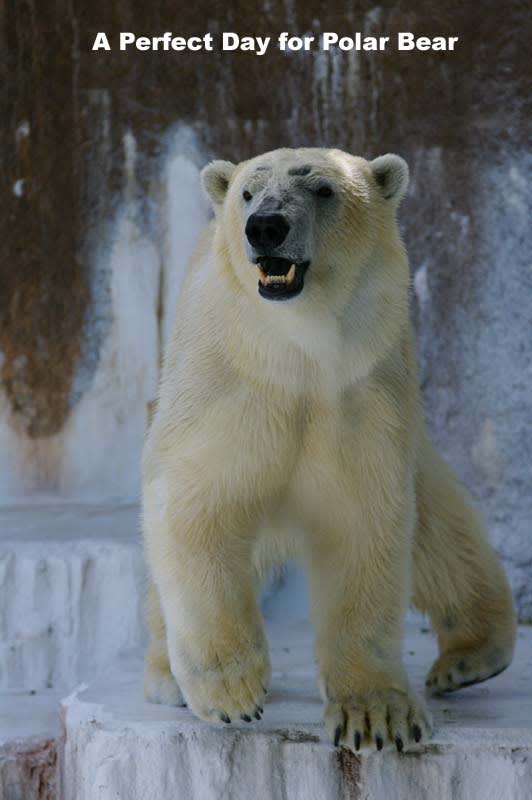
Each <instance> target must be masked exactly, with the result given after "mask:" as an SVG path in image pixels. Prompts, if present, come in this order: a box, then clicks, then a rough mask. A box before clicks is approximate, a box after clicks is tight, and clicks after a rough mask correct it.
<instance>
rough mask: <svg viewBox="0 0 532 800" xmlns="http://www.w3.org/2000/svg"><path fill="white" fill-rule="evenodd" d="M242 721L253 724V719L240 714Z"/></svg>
mask: <svg viewBox="0 0 532 800" xmlns="http://www.w3.org/2000/svg"><path fill="white" fill-rule="evenodd" d="M240 719H243V720H244V722H251V717H250V716H249V715H248V714H240Z"/></svg>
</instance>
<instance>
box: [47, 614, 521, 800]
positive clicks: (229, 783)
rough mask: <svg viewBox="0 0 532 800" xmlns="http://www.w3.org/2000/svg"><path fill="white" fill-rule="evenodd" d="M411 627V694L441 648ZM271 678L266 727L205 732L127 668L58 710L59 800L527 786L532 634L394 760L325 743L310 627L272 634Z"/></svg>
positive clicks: (464, 792) (506, 798) (485, 795)
mask: <svg viewBox="0 0 532 800" xmlns="http://www.w3.org/2000/svg"><path fill="white" fill-rule="evenodd" d="M423 630H426V629H424V628H423V627H421V628H420V626H419V624H418V625H416V626H410V628H409V633H408V637H407V641H406V647H405V654H406V662H407V665H408V670H409V673H410V675H411V676H412V679H413V682H414V684H415V685H417V686H418V687H419V686H421V685H422V683H423V677H424V675H425V673H426V672H427V670H428V668H429V666H430V664H431V661H432V658H433V657H434V655H435V652H436V647H435V643H434V641H433V640H432V638H431V637H430V636H429V635H428V634H426V633H423V632H422V631H423ZM269 637H270V642H271V650H272V664H273V679H272V687H271V690H270V692H269V695H268V703H267V705H266V707H265V714H264V717H263V719H262V721H261V722H260V723H256V724H253V725H246V724H245V723H242V724H240V725H235V726H227V727H226V726H220V727H217V726H211V725H208V724H206V723H203V722H200V721H198V720H197V719H195V718H194V717H193V716H192V714H191V713H190V712H189V711H188V710H187V709H175V708H170V707H163V706H154V705H149V704H146V703H144V702H143V699H142V680H141V669H140V664H139V663H134V662H128V663H125V664H122V665H121V666H120V669H118V670H117V671H115V672H114V673H113V674H111V675H109V676H107V677H106V678H105V679H101V680H100V681H98V682H97V683H95V684H94V685H92V686H91V687H90V688H88V689H86V688H85V689H84V688H82V689H81V690H80V691H77V692H75V693H74V694H73V695H71V696H70V697H69V698H67V699H66V700H65V701H64V702H63V704H62V718H63V726H64V735H65V736H66V744H65V751H64V756H63V759H62V786H63V791H64V793H65V794H64V800H74V799H75V800H93V798H94V797H95V792H96V791H97V792H98V798H99V800H111V799H112V800H166V798H177V797H183V798H187V800H194V798H198V799H200V798H201V800H210V798H212V800H222V798H228V800H229V798H230V799H231V800H244V799H245V800H248V798H250V797H257V798H261V800H281V798H282V800H299V799H301V800H329V798H330V800H338V798H346V800H347V799H349V800H354V799H355V798H364V800H383V798H408V800H425V799H426V798H428V797H430V798H438V800H525V799H526V798H528V797H530V787H531V786H532V687H531V685H530V674H531V670H532V629H530V628H522V629H520V631H519V637H518V645H517V654H516V659H515V662H514V664H513V665H512V666H511V667H510V669H508V670H507V672H505V673H503V674H502V675H500V676H498V677H497V678H494V679H492V680H491V681H490V682H488V683H486V684H481V685H478V686H476V687H471V688H469V689H465V690H463V691H462V692H460V693H458V694H456V695H451V696H449V697H446V698H442V699H438V700H431V701H430V706H431V709H432V712H433V714H434V719H435V734H434V738H433V740H432V741H431V742H429V743H427V744H426V745H423V746H421V745H420V746H418V747H415V748H413V749H412V750H411V751H410V752H408V753H404V754H402V755H398V754H397V753H396V752H395V751H394V750H393V749H386V750H384V751H383V752H382V753H377V752H373V751H370V750H363V751H362V752H361V754H360V755H355V754H354V753H352V752H351V751H350V750H348V749H345V748H341V749H335V748H333V747H332V746H331V745H330V744H329V743H328V742H327V741H325V740H324V731H323V728H322V726H321V724H320V717H321V701H320V700H319V697H318V693H317V689H316V685H315V669H314V659H313V654H312V647H311V633H310V629H309V627H308V626H307V625H305V624H298V625H292V626H290V625H287V626H283V627H282V628H281V627H278V626H275V627H270V630H269Z"/></svg>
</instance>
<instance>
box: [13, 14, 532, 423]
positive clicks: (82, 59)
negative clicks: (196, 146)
mask: <svg viewBox="0 0 532 800" xmlns="http://www.w3.org/2000/svg"><path fill="white" fill-rule="evenodd" d="M379 9H380V10H379ZM316 20H319V23H318V25H317V24H316ZM0 21H1V32H0V35H1V37H2V39H1V55H0V68H1V71H2V77H3V80H2V83H3V85H4V89H3V99H2V103H3V106H2V126H1V137H2V138H1V153H2V163H3V170H2V193H1V198H2V199H1V201H0V202H1V218H0V220H1V221H0V225H1V231H0V234H1V235H0V247H1V258H0V350H1V351H2V354H3V364H2V368H1V382H2V385H3V387H4V389H5V391H6V393H7V396H8V398H9V402H10V405H11V408H12V410H13V411H14V412H16V415H15V416H16V419H17V424H18V425H19V426H21V427H22V428H23V429H25V430H26V431H27V433H28V434H29V435H30V436H32V437H46V436H48V435H50V434H52V433H55V432H57V431H58V430H60V429H61V427H62V426H63V425H64V423H65V420H66V419H67V418H68V414H69V409H70V407H71V405H72V403H75V402H76V401H77V399H79V396H80V391H81V390H77V391H74V390H73V379H74V376H75V374H76V371H77V370H79V369H82V368H83V369H85V372H87V373H88V380H90V374H92V372H93V371H94V369H95V367H96V365H97V363H98V349H99V347H100V345H101V339H102V337H104V336H105V326H104V328H103V329H102V333H101V336H100V337H98V336H96V337H92V338H91V333H90V331H89V330H88V328H89V327H90V325H89V323H88V322H87V324H85V322H86V321H87V320H90V318H91V312H94V309H91V303H92V302H93V301H92V300H91V289H90V280H89V262H90V259H91V254H93V253H94V250H95V248H97V247H98V246H99V243H100V241H101V239H102V236H103V231H104V230H105V225H106V223H107V221H108V220H109V217H110V214H111V212H112V210H113V209H114V208H115V207H116V203H117V201H118V198H119V196H120V191H121V188H122V182H123V173H122V166H123V164H122V159H123V152H122V148H121V144H120V143H121V140H122V136H123V133H124V132H125V131H126V130H127V129H130V130H131V131H132V132H133V133H134V135H135V138H136V140H137V142H138V145H139V150H140V155H141V159H140V162H139V167H138V171H139V175H138V178H139V180H140V184H141V186H144V187H146V186H147V183H148V181H149V179H150V176H151V175H152V174H153V171H154V169H155V166H156V164H157V159H158V157H159V156H160V154H161V152H162V149H163V144H162V142H163V141H164V135H165V132H167V131H168V130H169V128H170V127H171V126H172V125H174V124H175V123H176V122H178V121H186V122H188V123H190V124H191V125H192V126H193V127H194V128H195V129H196V130H197V133H198V136H199V138H200V140H201V142H202V144H203V146H204V149H205V151H206V152H207V153H210V154H213V155H217V156H224V157H227V158H232V159H235V160H238V159H242V158H245V157H247V156H249V155H252V154H254V153H257V152H260V151H262V150H265V149H270V148H274V147H277V146H281V145H293V146H297V145H337V146H340V147H343V148H346V149H349V150H352V151H356V152H358V153H362V154H364V155H367V156H373V155H376V154H378V153H380V152H385V151H387V150H395V151H399V152H401V153H402V154H403V155H405V156H406V157H407V159H409V160H410V161H411V162H412V163H413V164H414V165H415V164H416V163H417V162H416V158H418V157H419V154H421V158H422V159H423V158H425V154H426V152H427V151H431V152H435V151H437V150H438V149H441V150H442V151H443V152H444V153H445V154H446V164H447V169H446V173H445V178H444V182H443V183H442V186H441V188H435V187H434V186H432V185H424V184H423V174H422V173H423V169H422V165H419V166H418V167H417V169H418V171H419V182H418V184H417V192H416V194H415V196H414V197H412V199H410V200H409V201H408V204H407V208H406V212H405V214H404V216H403V218H404V219H405V220H406V223H405V230H406V234H407V239H408V237H409V231H410V230H411V231H412V236H411V242H409V244H411V245H412V246H413V247H414V248H415V250H414V253H413V255H414V258H418V259H419V260H420V259H421V258H422V257H423V255H424V253H425V252H430V251H431V250H432V249H433V247H434V241H433V240H432V238H431V232H430V230H427V226H426V219H427V208H426V207H427V205H428V206H430V207H431V208H433V213H434V215H435V217H436V219H438V215H439V214H440V213H441V210H442V205H441V204H440V201H442V204H443V208H446V205H447V203H448V202H451V203H452V205H453V209H454V212H456V213H457V214H465V215H471V214H474V210H475V202H476V197H475V185H476V181H477V178H478V171H479V170H481V169H482V160H485V159H492V160H493V159H495V160H496V159H497V158H498V153H499V152H500V150H501V148H505V149H506V150H507V149H508V148H518V147H520V146H523V145H524V144H525V140H526V127H525V126H526V85H527V78H528V77H529V69H528V63H527V61H528V57H527V52H528V41H527V39H526V34H525V32H526V21H527V8H526V4H525V3H521V2H518V1H517V0H511V2H509V3H506V4H505V5H504V10H503V7H502V6H501V4H500V3H499V2H496V1H495V0H481V2H478V3H474V4H473V3H463V2H460V3H454V2H448V3H441V2H425V3H421V4H419V3H418V4H415V5H414V4H412V3H407V2H402V1H401V0H397V1H396V2H390V1H389V0H383V2H381V3H379V6H378V8H377V6H376V5H375V4H374V3H372V2H347V1H345V2H343V1H342V0H336V2H332V3H329V4H327V5H325V4H323V3H320V2H316V0H311V2H305V3H303V2H298V0H293V2H289V0H286V2H279V0H268V2H264V3H263V4H252V3H249V2H247V1H244V0H240V2H230V3H226V2H205V1H202V2H197V3H195V4H188V3H180V4H178V3H175V2H165V1H164V0H155V2H150V3H148V2H146V0H142V2H140V0H120V1H119V2H115V3H109V2H103V1H100V0H93V1H92V2H80V0H68V1H67V0H56V2H51V0H44V1H43V2H36V0H6V1H5V2H4V4H3V5H2V7H1V9H0ZM98 30H103V31H105V32H107V34H108V35H109V37H110V39H111V41H112V43H113V44H114V45H115V46H116V45H117V41H118V32H119V31H121V30H131V31H133V32H136V33H137V34H139V35H140V34H148V35H150V34H151V35H155V34H158V33H159V34H160V33H163V32H164V31H165V30H171V31H173V32H174V33H176V34H180V35H190V34H198V33H204V32H205V31H207V30H208V31H210V32H212V33H213V34H214V35H215V36H216V35H217V34H219V33H221V31H222V30H230V31H235V32H239V33H241V34H242V35H244V34H260V35H271V36H276V35H277V34H278V33H279V32H281V31H282V30H289V31H290V32H292V33H298V34H303V33H305V32H309V31H312V32H314V33H315V34H317V33H318V32H319V30H321V31H325V30H331V31H338V32H339V33H343V34H348V35H349V34H351V33H354V32H355V31H356V30H365V32H366V33H368V34H370V33H373V34H375V35H379V34H382V33H386V34H389V35H392V36H393V35H394V33H395V32H397V31H400V30H408V31H413V32H415V33H419V34H421V33H423V34H429V35H430V34H442V35H453V34H457V35H460V36H461V43H460V44H459V46H458V48H457V51H456V52H455V53H448V54H436V53H432V54H429V53H423V54H420V53H412V52H408V53H397V52H396V51H395V49H393V48H392V49H390V50H389V51H388V52H386V53H374V54H361V55H359V56H357V57H355V58H354V59H353V58H351V59H349V57H348V56H346V55H341V54H339V55H337V56H335V57H331V55H327V54H324V53H318V52H314V53H313V54H300V55H298V54H294V55H290V56H288V55H285V54H281V53H279V52H277V51H276V50H275V49H271V50H269V51H268V53H267V55H266V56H264V57H262V58H260V57H258V56H255V55H252V54H243V53H235V54H233V53H227V52H226V53H221V52H219V51H217V52H214V53H208V54H207V53H172V52H168V53H160V54H157V53H140V52H136V51H133V50H129V51H128V52H126V53H122V52H120V51H118V50H117V49H115V50H114V51H113V52H112V53H107V52H105V51H100V52H98V53H92V52H91V51H90V46H91V44H92V41H93V39H94V36H95V34H96V32H97V31H98ZM95 97H96V98H98V97H99V98H100V99H101V98H104V99H105V101H106V103H107V107H108V114H109V121H110V123H109V124H110V132H109V134H108V135H109V137H110V141H109V143H108V149H107V150H105V153H104V150H102V148H101V147H100V144H101V138H102V130H101V125H102V118H101V115H99V112H98V110H97V106H98V103H96V105H95ZM102 102H103V100H102ZM100 105H101V103H100ZM510 117H511V119H510ZM26 123H27V125H29V133H28V135H24V125H25V124H26ZM21 126H22V127H21ZM17 131H18V134H17ZM99 143H100V144H99ZM21 179H22V180H24V182H25V183H24V192H23V195H22V196H21V197H16V196H15V194H14V193H13V190H12V187H13V185H14V184H15V181H17V180H21ZM442 195H444V197H443V200H442ZM448 197H450V198H451V200H450V201H448V199H447V198H448ZM448 210H449V209H447V211H448ZM146 224H147V225H148V224H149V219H148V214H146ZM421 228H423V229H424V230H426V232H425V233H422V232H421ZM474 237H475V231H474V230H473V231H472V238H471V241H470V244H471V253H470V255H471V258H470V270H469V271H468V274H467V275H466V276H465V278H464V282H462V281H456V280H455V276H454V275H453V273H452V271H449V272H447V277H445V276H443V277H442V278H441V280H443V281H444V282H445V281H446V280H447V281H448V286H446V287H444V288H445V292H446V293H447V294H448V295H450V299H451V300H452V301H453V302H454V301H456V302H460V301H461V299H462V298H463V297H464V296H466V295H467V292H468V285H469V284H471V282H472V281H473V273H474V271H475V270H476V269H478V268H479V262H478V260H476V259H475V250H474V248H475V243H474ZM94 302H96V301H95V300H94ZM442 308H443V307H442ZM436 313H437V312H436ZM442 313H443V312H442ZM436 322H437V320H436ZM440 322H442V324H443V323H444V322H445V320H440ZM80 354H83V356H82V357H81V356H80ZM83 359H85V361H86V362H87V363H86V364H82V363H80V361H81V360H83Z"/></svg>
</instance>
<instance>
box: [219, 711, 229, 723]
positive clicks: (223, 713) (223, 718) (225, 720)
mask: <svg viewBox="0 0 532 800" xmlns="http://www.w3.org/2000/svg"><path fill="white" fill-rule="evenodd" d="M220 719H221V720H222V722H225V723H226V725H229V723H230V722H231V720H230V719H229V717H228V716H227V714H226V713H225V711H222V713H221V714H220Z"/></svg>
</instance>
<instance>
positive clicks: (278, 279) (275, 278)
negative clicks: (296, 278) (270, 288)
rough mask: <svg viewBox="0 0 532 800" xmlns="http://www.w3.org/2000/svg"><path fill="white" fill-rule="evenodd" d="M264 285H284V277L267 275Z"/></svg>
mask: <svg viewBox="0 0 532 800" xmlns="http://www.w3.org/2000/svg"><path fill="white" fill-rule="evenodd" d="M266 283H267V284H269V283H286V275H268V276H267V277H266Z"/></svg>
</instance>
